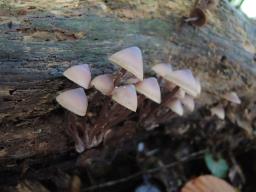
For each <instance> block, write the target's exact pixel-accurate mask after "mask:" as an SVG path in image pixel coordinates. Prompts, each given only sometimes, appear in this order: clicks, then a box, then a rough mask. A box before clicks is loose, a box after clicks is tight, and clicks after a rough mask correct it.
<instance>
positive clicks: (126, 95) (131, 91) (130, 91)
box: [112, 85, 138, 112]
mask: <svg viewBox="0 0 256 192" xmlns="http://www.w3.org/2000/svg"><path fill="white" fill-rule="evenodd" d="M112 99H113V100H114V101H116V102H117V103H119V104H120V105H122V106H124V107H126V108H128V109H129V110H131V111H134V112H136V110H137V106H138V101H137V93H136V89H135V86H134V85H125V86H120V87H116V88H115V89H114V90H113V92H112Z"/></svg>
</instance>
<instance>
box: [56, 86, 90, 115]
mask: <svg viewBox="0 0 256 192" xmlns="http://www.w3.org/2000/svg"><path fill="white" fill-rule="evenodd" d="M56 100H57V102H58V103H59V104H60V105H61V106H62V107H64V108H65V109H67V110H69V111H71V112H72V113H75V114H76V115H79V116H85V114H86V111H87V106H88V99H87V96H86V94H85V92H84V90H83V89H82V88H76V89H71V90H68V91H64V92H62V93H60V94H59V95H58V96H57V97H56Z"/></svg>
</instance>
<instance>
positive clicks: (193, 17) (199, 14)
mask: <svg viewBox="0 0 256 192" xmlns="http://www.w3.org/2000/svg"><path fill="white" fill-rule="evenodd" d="M184 21H185V22H189V23H192V24H193V25H196V26H198V27H201V26H203V25H205V24H206V22H207V18H206V15H205V13H204V11H203V10H202V9H200V8H195V9H193V10H192V11H191V12H190V16H189V18H186V19H185V20H184Z"/></svg>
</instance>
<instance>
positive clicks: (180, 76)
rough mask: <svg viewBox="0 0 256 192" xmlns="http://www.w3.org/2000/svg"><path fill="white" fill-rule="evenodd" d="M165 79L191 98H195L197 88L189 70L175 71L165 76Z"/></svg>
mask: <svg viewBox="0 0 256 192" xmlns="http://www.w3.org/2000/svg"><path fill="white" fill-rule="evenodd" d="M165 79H166V80H168V81H170V82H172V83H174V84H175V85H177V86H179V87H180V88H181V89H183V90H184V91H186V93H188V94H189V95H192V96H193V97H196V96H197V92H198V88H197V85H196V81H195V78H194V76H193V74H192V72H191V71H190V70H189V69H183V70H177V71H173V72H172V73H169V74H167V75H166V76H165Z"/></svg>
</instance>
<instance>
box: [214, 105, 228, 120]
mask: <svg viewBox="0 0 256 192" xmlns="http://www.w3.org/2000/svg"><path fill="white" fill-rule="evenodd" d="M211 114H212V115H216V116H217V117H218V118H219V119H222V120H223V119H225V110H224V108H223V107H222V106H220V105H218V106H216V107H212V108H211Z"/></svg>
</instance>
